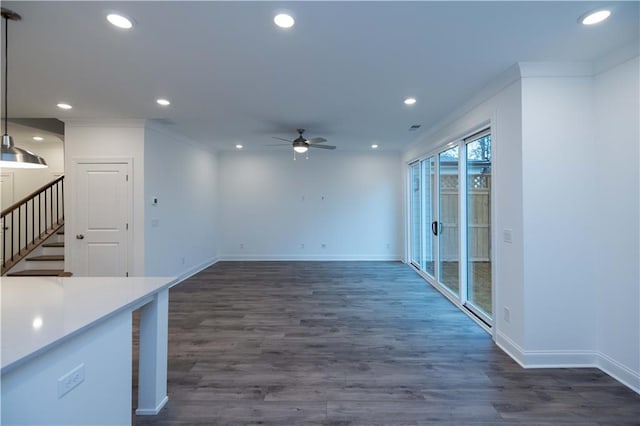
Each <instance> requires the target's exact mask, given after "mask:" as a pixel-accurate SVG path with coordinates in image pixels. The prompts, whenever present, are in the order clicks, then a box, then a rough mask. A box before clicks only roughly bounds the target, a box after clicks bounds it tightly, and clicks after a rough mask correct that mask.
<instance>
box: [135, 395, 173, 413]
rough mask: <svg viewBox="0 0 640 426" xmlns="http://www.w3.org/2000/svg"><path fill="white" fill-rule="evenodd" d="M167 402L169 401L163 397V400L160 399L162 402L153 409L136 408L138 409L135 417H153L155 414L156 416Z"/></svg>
mask: <svg viewBox="0 0 640 426" xmlns="http://www.w3.org/2000/svg"><path fill="white" fill-rule="evenodd" d="M168 401H169V397H168V396H165V397H164V398H162V401H160V403H159V404H158V406H157V407H154V408H138V409H136V415H138V416H155V415H156V414H158V413H159V412H160V410H162V408H163V407H164V406H165V405H166V404H167V402H168Z"/></svg>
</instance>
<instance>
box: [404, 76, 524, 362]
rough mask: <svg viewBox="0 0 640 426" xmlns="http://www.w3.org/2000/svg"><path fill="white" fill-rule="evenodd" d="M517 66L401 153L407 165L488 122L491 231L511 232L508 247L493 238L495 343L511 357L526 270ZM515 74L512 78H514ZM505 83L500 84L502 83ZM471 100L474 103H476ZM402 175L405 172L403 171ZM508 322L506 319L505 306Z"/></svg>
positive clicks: (520, 340)
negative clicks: (523, 237) (484, 92)
mask: <svg viewBox="0 0 640 426" xmlns="http://www.w3.org/2000/svg"><path fill="white" fill-rule="evenodd" d="M517 72H518V70H517V68H516V69H514V70H511V71H510V72H507V73H506V74H505V75H504V76H501V77H500V81H498V82H496V85H495V86H494V87H495V88H496V89H495V92H493V93H491V94H490V95H483V94H479V97H478V98H477V99H472V100H470V103H471V104H470V105H471V106H470V105H465V106H463V107H461V110H460V111H457V112H454V113H453V114H452V115H451V116H450V118H449V119H447V120H445V121H444V122H443V123H441V124H440V125H439V126H438V127H437V129H436V130H435V131H433V132H427V134H426V135H425V136H424V138H423V140H422V141H421V142H420V143H418V144H416V145H414V146H412V147H411V148H410V149H409V150H407V151H406V152H405V153H404V154H403V160H404V162H405V163H408V162H410V161H412V160H415V159H417V158H421V157H424V156H425V155H426V154H432V153H435V152H437V149H438V148H439V147H441V146H442V145H444V144H446V143H448V142H451V141H454V140H456V139H458V138H461V137H463V136H465V135H466V134H468V133H469V132H472V131H474V130H479V129H480V128H481V127H482V126H484V125H486V124H490V125H491V131H492V150H493V152H492V155H493V165H492V174H493V180H492V183H493V194H492V196H493V207H492V214H493V218H492V220H493V224H492V226H493V229H494V231H493V232H494V234H497V236H501V235H502V230H503V229H511V230H512V235H513V237H512V243H505V242H504V241H502V239H501V238H496V239H495V240H494V244H493V247H494V252H493V262H494V263H493V275H494V285H495V288H494V293H495V298H494V308H493V310H494V312H496V315H494V317H495V318H494V327H493V333H494V339H495V340H496V341H497V342H498V343H499V344H500V345H501V346H502V347H503V348H505V349H506V350H507V351H509V352H510V353H512V355H514V356H516V357H517V355H516V354H517V353H519V352H521V351H522V347H523V345H524V308H525V307H524V280H523V276H524V270H523V239H522V235H523V232H522V177H521V169H522V140H521V134H522V132H521V91H520V81H519V76H518V74H517ZM514 73H515V74H514ZM503 79H504V80H503ZM474 102H475V103H474ZM405 173H406V171H405ZM505 307H506V308H508V309H509V311H510V320H509V322H506V321H505V320H504V316H503V314H502V313H503V311H504V308H505Z"/></svg>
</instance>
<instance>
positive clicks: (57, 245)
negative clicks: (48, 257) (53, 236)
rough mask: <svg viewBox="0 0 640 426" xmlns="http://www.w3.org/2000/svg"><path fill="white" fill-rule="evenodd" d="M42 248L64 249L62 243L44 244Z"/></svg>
mask: <svg viewBox="0 0 640 426" xmlns="http://www.w3.org/2000/svg"><path fill="white" fill-rule="evenodd" d="M42 247H64V242H63V241H60V242H57V243H45V244H43V245H42Z"/></svg>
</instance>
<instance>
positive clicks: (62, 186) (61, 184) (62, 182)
mask: <svg viewBox="0 0 640 426" xmlns="http://www.w3.org/2000/svg"><path fill="white" fill-rule="evenodd" d="M60 188H62V219H64V176H63V177H62V180H61V181H60Z"/></svg>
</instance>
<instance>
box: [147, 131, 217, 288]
mask: <svg viewBox="0 0 640 426" xmlns="http://www.w3.org/2000/svg"><path fill="white" fill-rule="evenodd" d="M144 157H145V176H144V182H145V184H144V194H145V195H144V205H145V207H144V224H145V225H144V226H145V234H144V235H145V250H144V253H145V269H144V270H145V275H147V276H154V275H155V276H180V275H185V274H188V273H189V271H196V270H199V269H201V268H202V267H204V266H206V265H207V264H210V263H212V262H214V261H215V260H216V256H217V244H218V241H217V235H216V228H217V227H218V226H219V223H218V222H219V221H218V217H217V211H216V210H217V209H216V202H217V188H218V176H217V158H216V155H215V154H214V153H212V152H210V151H207V150H204V149H202V148H201V147H199V146H197V145H194V144H193V142H190V141H188V140H186V139H185V138H183V137H181V136H178V135H174V134H170V133H167V132H166V131H164V130H160V129H155V128H153V127H149V126H147V127H146V129H145V143H144ZM154 197H157V198H158V204H157V205H155V206H154V205H153V204H152V200H153V198H154Z"/></svg>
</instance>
